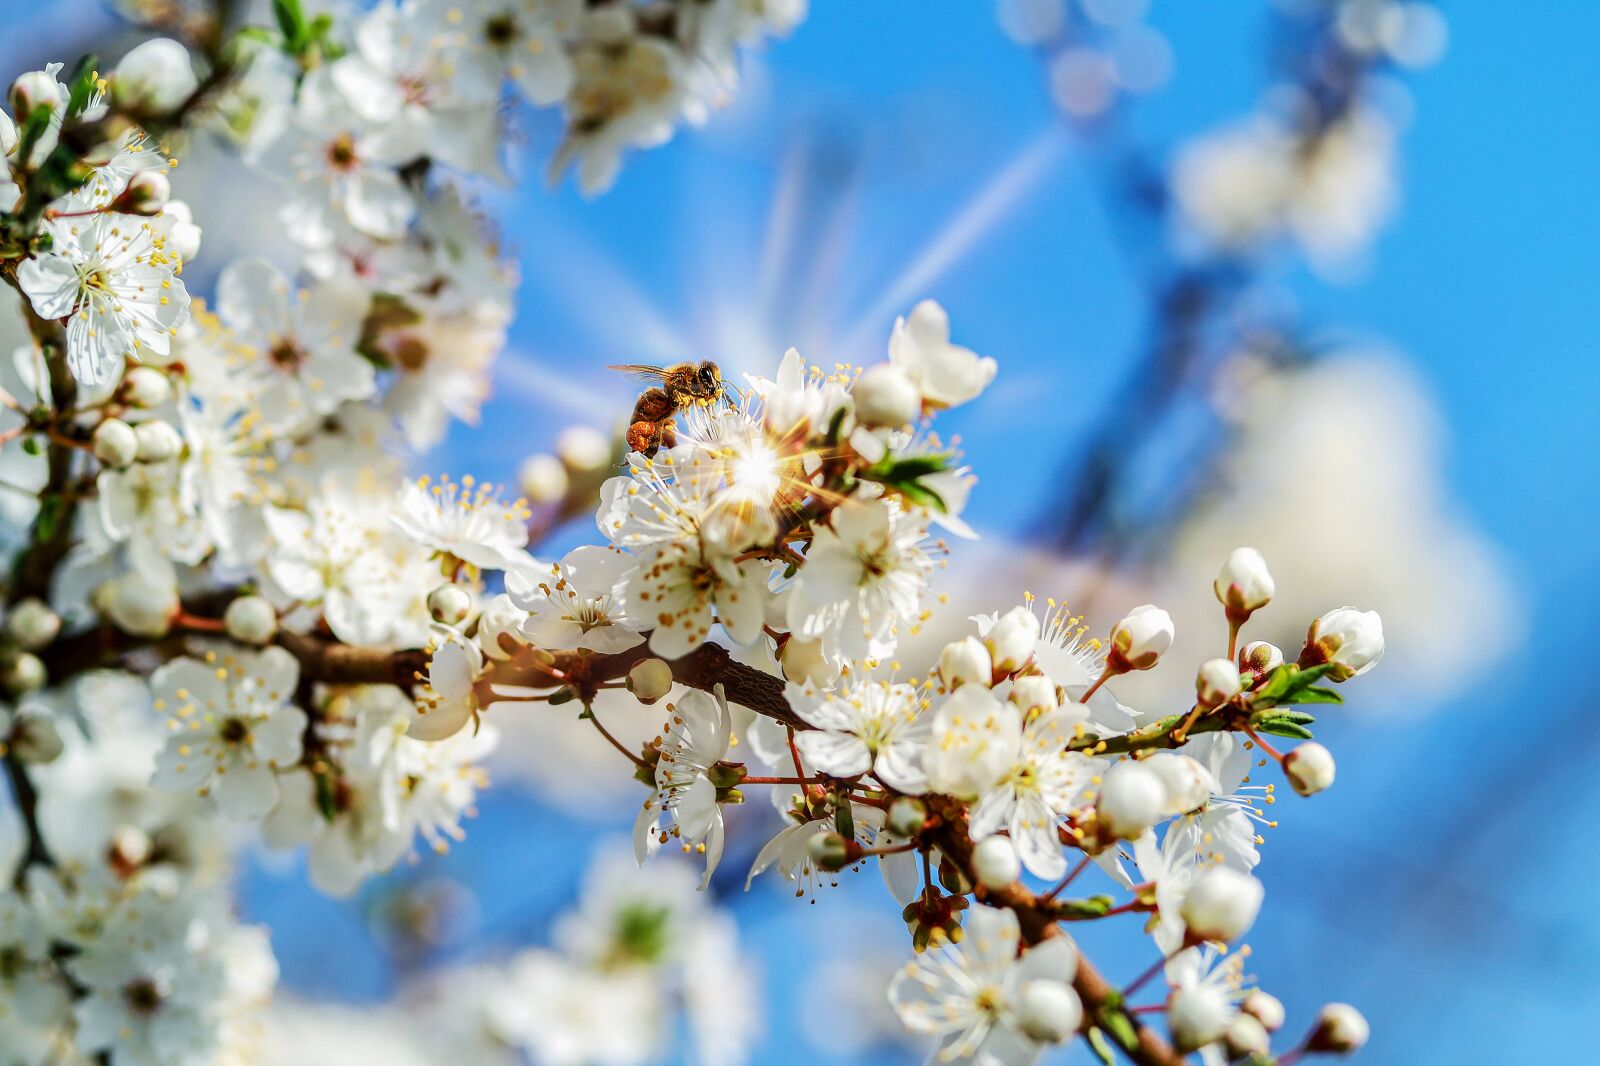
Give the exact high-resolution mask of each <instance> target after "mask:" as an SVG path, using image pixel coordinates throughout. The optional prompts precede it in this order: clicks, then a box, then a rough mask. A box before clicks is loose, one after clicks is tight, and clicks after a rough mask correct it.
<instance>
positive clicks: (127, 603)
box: [94, 570, 178, 640]
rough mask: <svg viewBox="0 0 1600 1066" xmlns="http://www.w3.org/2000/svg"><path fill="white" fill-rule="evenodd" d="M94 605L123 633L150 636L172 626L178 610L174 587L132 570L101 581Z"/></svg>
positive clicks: (162, 635)
mask: <svg viewBox="0 0 1600 1066" xmlns="http://www.w3.org/2000/svg"><path fill="white" fill-rule="evenodd" d="M94 600H95V607H96V608H98V609H99V610H100V612H101V613H102V614H104V615H105V616H106V617H107V618H109V619H110V620H111V623H112V624H113V625H115V626H116V627H117V628H118V629H120V630H122V631H123V632H125V633H130V634H132V635H133V636H136V637H148V638H150V639H152V640H154V639H156V638H159V637H164V636H166V635H167V633H168V632H170V631H171V629H172V617H173V615H175V614H176V613H177V611H178V590H177V588H176V586H174V585H172V584H171V583H170V582H168V581H162V580H155V579H151V578H149V577H146V576H144V575H142V574H141V573H140V572H139V571H137V570H133V571H129V572H128V573H126V574H123V575H122V576H121V577H117V578H113V579H112V580H110V581H108V582H106V583H105V584H104V585H101V586H100V588H99V589H98V590H97V591H96V592H95V597H94Z"/></svg>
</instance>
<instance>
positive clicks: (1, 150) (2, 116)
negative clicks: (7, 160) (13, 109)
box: [0, 111, 18, 156]
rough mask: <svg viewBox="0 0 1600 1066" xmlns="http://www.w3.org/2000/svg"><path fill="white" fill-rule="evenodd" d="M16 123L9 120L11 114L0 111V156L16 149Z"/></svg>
mask: <svg viewBox="0 0 1600 1066" xmlns="http://www.w3.org/2000/svg"><path fill="white" fill-rule="evenodd" d="M17 140H18V134H17V124H16V123H15V122H13V121H11V116H10V115H8V114H6V113H5V112H4V111H0V156H8V155H10V154H11V153H12V152H15V151H16V150H17Z"/></svg>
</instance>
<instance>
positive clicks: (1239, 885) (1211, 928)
mask: <svg viewBox="0 0 1600 1066" xmlns="http://www.w3.org/2000/svg"><path fill="white" fill-rule="evenodd" d="M1265 895H1266V889H1264V888H1262V887H1261V882H1260V881H1257V880H1256V879H1255V878H1254V877H1252V876H1250V875H1249V874H1246V873H1240V872H1239V871H1238V870H1235V869H1233V868H1232V867H1229V866H1212V867H1209V868H1208V869H1206V870H1205V872H1204V873H1202V874H1201V875H1200V876H1199V877H1197V878H1195V881H1194V884H1192V885H1190V886H1189V893H1188V895H1186V896H1184V898H1183V908H1182V910H1181V912H1180V913H1182V915H1183V921H1184V924H1185V925H1187V926H1188V927H1189V935H1190V937H1192V938H1194V939H1196V940H1220V941H1223V942H1228V941H1233V940H1237V939H1239V938H1240V937H1241V936H1243V935H1244V934H1245V933H1246V932H1247V931H1248V930H1249V928H1250V926H1251V925H1252V924H1254V922H1255V920H1256V915H1257V914H1258V913H1260V911H1261V899H1262V897H1263V896H1265Z"/></svg>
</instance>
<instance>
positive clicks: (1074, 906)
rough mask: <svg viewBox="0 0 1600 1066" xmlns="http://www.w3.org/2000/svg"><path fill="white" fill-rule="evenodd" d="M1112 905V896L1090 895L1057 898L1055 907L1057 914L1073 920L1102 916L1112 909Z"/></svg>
mask: <svg viewBox="0 0 1600 1066" xmlns="http://www.w3.org/2000/svg"><path fill="white" fill-rule="evenodd" d="M1111 905H1112V899H1111V897H1110V896H1089V897H1088V898H1087V899H1063V900H1057V901H1056V905H1055V907H1056V914H1057V915H1059V916H1060V917H1061V918H1063V919H1065V920H1067V921H1069V922H1071V921H1085V920H1088V919H1090V918H1102V917H1104V916H1105V913H1106V912H1107V911H1109V910H1110V909H1111Z"/></svg>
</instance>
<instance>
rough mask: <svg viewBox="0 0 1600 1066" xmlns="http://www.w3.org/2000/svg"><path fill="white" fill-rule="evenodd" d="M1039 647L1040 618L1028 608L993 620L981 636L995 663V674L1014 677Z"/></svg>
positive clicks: (1015, 608)
mask: <svg viewBox="0 0 1600 1066" xmlns="http://www.w3.org/2000/svg"><path fill="white" fill-rule="evenodd" d="M1038 643H1039V616H1038V615H1036V614H1034V613H1033V612H1032V611H1031V610H1029V609H1028V608H1027V607H1013V608H1011V610H1009V611H1007V612H1006V613H1005V614H1003V615H1001V616H1000V617H999V618H998V619H996V620H995V623H994V625H992V626H990V627H989V632H987V633H985V634H984V635H983V644H984V647H986V648H988V649H989V657H990V658H991V659H992V660H993V661H994V673H996V674H1001V675H1006V674H1014V673H1016V672H1017V671H1018V670H1020V669H1022V667H1023V666H1024V665H1026V664H1027V662H1028V660H1029V659H1031V658H1033V649H1034V646H1035V645H1036V644H1038Z"/></svg>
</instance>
